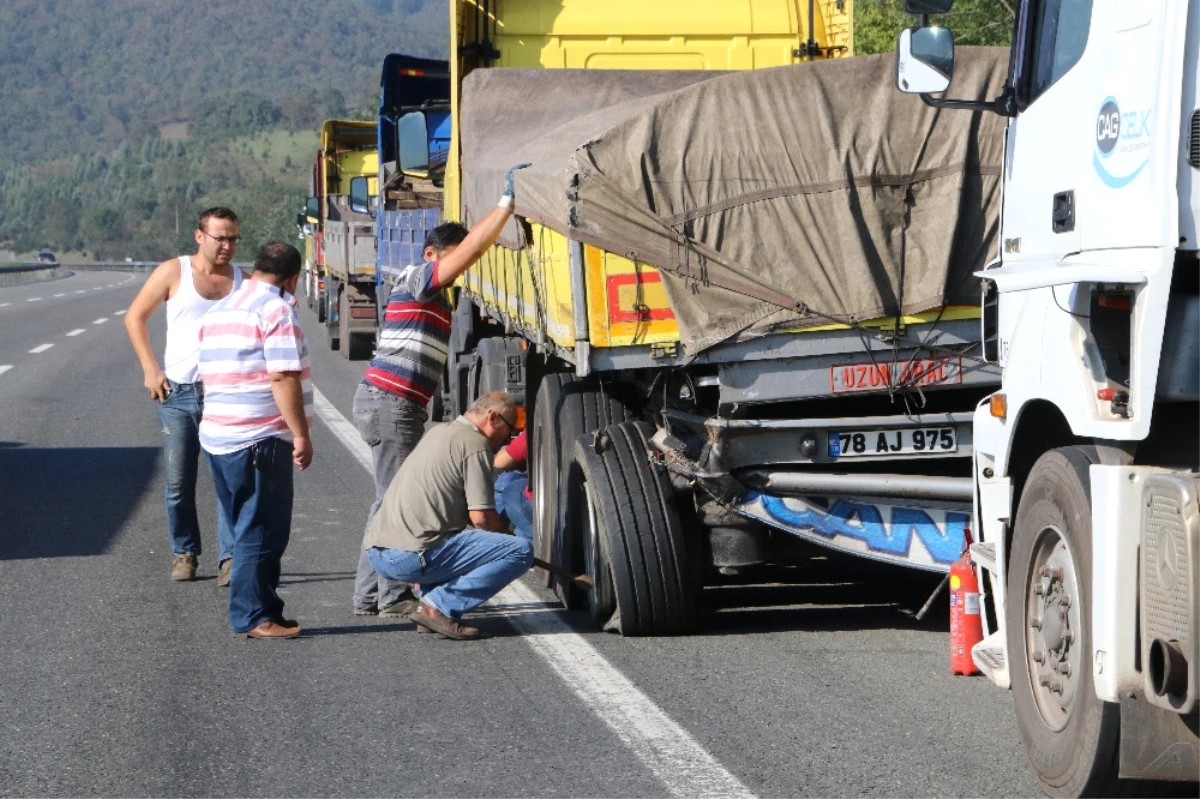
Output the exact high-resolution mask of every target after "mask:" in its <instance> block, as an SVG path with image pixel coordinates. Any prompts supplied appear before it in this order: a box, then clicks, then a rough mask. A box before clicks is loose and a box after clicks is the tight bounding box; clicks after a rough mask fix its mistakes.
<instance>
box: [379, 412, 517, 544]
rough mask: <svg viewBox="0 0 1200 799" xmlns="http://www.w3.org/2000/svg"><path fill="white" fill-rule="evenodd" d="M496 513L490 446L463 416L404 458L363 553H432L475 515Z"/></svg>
mask: <svg viewBox="0 0 1200 799" xmlns="http://www.w3.org/2000/svg"><path fill="white" fill-rule="evenodd" d="M495 507H496V501H495V495H494V493H493V475H492V449H491V445H490V444H489V443H488V440H487V438H486V437H485V436H484V435H483V433H481V432H480V431H479V428H477V427H476V426H475V425H474V424H472V423H471V422H470V421H469V420H468V419H467V418H466V417H463V416H460V417H458V418H457V419H455V420H454V421H453V422H444V423H442V424H440V425H438V426H436V427H434V428H433V429H431V430H430V431H429V432H427V433H426V434H425V435H424V436H423V437H422V438H421V440H420V442H418V443H417V446H416V448H415V449H413V451H412V453H411V454H409V456H408V457H407V458H405V460H404V463H403V464H401V466H400V469H399V471H397V472H396V476H395V477H393V478H392V482H391V485H389V486H388V489H387V491H386V492H385V493H384V495H383V502H382V503H381V504H380V506H379V511H378V512H377V513H376V514H375V517H374V518H373V519H372V520H371V523H370V524H369V525H367V533H366V536H365V537H364V538H363V548H364V549H366V548H368V547H384V548H386V549H404V550H408V551H410V552H421V551H423V550H426V549H432V548H433V547H436V546H437V545H438V544H440V543H442V542H443V541H445V540H446V539H447V538H449V537H450V536H451V535H453V534H455V533H457V532H460V531H462V530H463V528H466V527H470V526H471V515H470V511H473V510H488V509H492V508H495Z"/></svg>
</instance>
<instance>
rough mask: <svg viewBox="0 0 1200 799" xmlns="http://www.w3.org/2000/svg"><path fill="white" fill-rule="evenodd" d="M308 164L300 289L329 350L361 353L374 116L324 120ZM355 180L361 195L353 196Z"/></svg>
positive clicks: (369, 343)
mask: <svg viewBox="0 0 1200 799" xmlns="http://www.w3.org/2000/svg"><path fill="white" fill-rule="evenodd" d="M320 141H321V145H320V147H321V148H320V150H318V151H317V155H316V159H315V161H314V162H313V168H312V180H311V192H310V193H311V196H310V197H309V199H308V201H307V203H306V206H305V215H306V218H305V221H306V223H307V224H308V225H310V226H311V227H312V229H314V230H315V234H314V239H313V245H314V246H313V250H314V258H313V259H312V261H311V262H308V261H306V264H307V265H308V271H306V273H305V275H304V282H305V290H306V294H307V296H308V302H309V306H310V307H314V306H315V310H317V313H318V317H319V318H320V321H323V322H324V323H325V326H326V331H327V333H328V342H329V346H330V349H334V350H339V351H340V352H341V353H342V355H344V356H345V357H346V358H349V359H352V360H357V359H361V358H365V357H368V356H369V355H370V352H371V349H372V347H373V346H374V343H375V331H376V304H375V286H376V271H375V219H374V216H373V214H372V213H371V207H370V205H371V202H372V199H373V198H372V197H371V192H370V189H371V186H372V185H373V184H376V183H377V181H378V175H379V151H378V149H377V145H376V134H375V122H374V121H362V120H345V119H327V120H325V122H324V123H322V125H321V140H320ZM355 184H361V185H362V187H363V188H362V190H361V191H362V194H363V196H362V197H361V198H359V199H357V200H352V198H351V192H352V188H354V187H355Z"/></svg>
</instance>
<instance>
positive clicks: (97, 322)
mask: <svg viewBox="0 0 1200 799" xmlns="http://www.w3.org/2000/svg"><path fill="white" fill-rule="evenodd" d="M107 321H108V317H107V316H101V317H100V318H99V319H97V320H96V321H95V322H92V324H93V325H102V324H104V323H105V322H107Z"/></svg>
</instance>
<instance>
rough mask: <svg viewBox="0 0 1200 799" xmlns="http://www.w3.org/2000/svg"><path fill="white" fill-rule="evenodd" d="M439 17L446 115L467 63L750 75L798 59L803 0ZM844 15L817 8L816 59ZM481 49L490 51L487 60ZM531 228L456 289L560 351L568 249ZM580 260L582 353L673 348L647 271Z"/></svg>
mask: <svg viewBox="0 0 1200 799" xmlns="http://www.w3.org/2000/svg"><path fill="white" fill-rule="evenodd" d="M485 8H486V11H485ZM450 9H451V10H450V27H451V30H450V37H451V44H452V47H453V48H454V50H453V52H452V53H451V56H450V65H451V73H452V74H451V103H452V107H453V108H454V109H455V113H457V109H458V108H459V87H460V85H461V83H462V79H463V77H464V76H465V75H466V73H467V72H469V71H470V70H471V69H473V68H475V67H476V66H489V67H523V68H545V69H556V68H557V69H564V68H569V69H711V70H743V69H761V68H764V67H775V66H782V65H786V64H793V63H797V62H799V61H801V60H804V58H805V57H804V56H801V55H800V54H799V50H800V48H801V47H802V46H803V45H804V43H805V42H806V41H807V40H808V38H809V37H808V0H736V1H735V0H660V1H659V2H646V0H608V1H607V2H604V3H597V2H591V1H590V0H490V1H489V2H487V3H486V4H485V3H484V2H483V0H453V1H452V2H451V4H450ZM852 19H853V0H842V1H841V2H839V0H817V2H816V3H815V6H814V14H813V26H812V28H813V39H814V40H815V41H816V43H817V45H818V46H819V47H820V48H821V56H822V57H839V56H844V55H848V54H850V53H851V52H852V39H853V25H852ZM484 34H486V37H485V36H484ZM492 48H494V51H495V53H498V55H495V54H494V53H493V54H492V55H494V57H492V58H489V57H488V55H489V51H490V50H491V49H492ZM458 131H459V126H458V124H457V122H456V123H455V125H454V132H453V137H454V138H453V140H452V142H451V148H450V157H449V162H448V164H447V168H446V182H445V209H446V218H448V219H453V218H461V201H460V194H459V182H460V173H459V159H458V153H459V145H458ZM497 199H499V198H497ZM463 221H465V222H466V223H467V224H468V225H469V224H470V223H472V222H473V221H474V220H470V219H467V220H463ZM531 231H532V240H531V243H530V246H529V247H527V248H525V249H523V250H520V251H513V250H509V249H506V248H503V247H499V246H497V247H494V248H492V250H491V251H490V252H489V253H488V254H486V255H485V256H484V257H483V259H481V261H480V263H479V264H478V265H477V266H476V267H473V268H472V269H471V270H470V271H469V272H467V274H466V275H464V276H463V278H461V279H460V285H461V286H462V287H464V288H465V289H466V290H468V291H469V292H471V293H472V294H473V295H474V296H475V297H476V298H477V299H478V300H479V301H480V302H481V304H482V305H483V306H484V308H485V309H487V310H488V311H489V312H490V313H493V314H495V315H496V316H497V317H500V318H507V319H508V320H509V322H510V323H512V324H513V325H515V326H516V327H520V328H522V329H523V330H524V331H525V333H526V335H527V336H528V337H529V338H531V339H532V340H534V341H535V342H537V343H552V344H554V345H556V346H557V347H558V348H560V349H564V350H570V349H572V348H573V347H574V345H575V340H576V336H575V330H574V322H573V319H574V313H573V309H572V299H571V297H572V293H571V284H570V274H569V270H568V255H567V253H568V242H567V239H566V237H565V236H564V235H563V234H561V233H559V232H557V231H555V230H552V229H550V228H548V227H545V226H542V225H539V224H532V225H531ZM584 259H585V265H586V269H585V274H586V283H587V305H588V308H587V316H588V321H589V330H588V342H589V343H590V344H591V346H593V347H627V346H636V345H642V346H644V345H670V344H672V343H674V342H677V341H678V340H679V329H678V326H677V325H676V322H675V316H674V314H673V313H672V311H671V306H670V303H669V302H668V300H667V295H666V292H665V290H664V289H663V286H662V281H661V278H660V276H659V274H658V270H657V269H655V268H654V267H653V266H650V265H649V264H645V263H636V262H633V261H630V260H629V259H627V258H623V257H621V256H620V255H617V254H614V253H611V252H605V251H602V250H599V249H597V248H595V247H591V246H587V247H585V248H584ZM522 270H525V271H524V272H523V271H522ZM530 277H532V278H533V279H532V280H531V279H530ZM535 287H536V288H535ZM539 293H540V294H541V296H539ZM943 318H946V317H945V316H944V315H943ZM914 321H915V320H914ZM881 323H883V324H887V325H894V324H895V319H894V318H892V319H889V320H886V322H881ZM808 329H810V330H811V329H812V328H808ZM543 337H544V338H545V339H548V341H543V340H542V339H543Z"/></svg>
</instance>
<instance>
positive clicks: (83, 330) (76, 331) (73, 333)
mask: <svg viewBox="0 0 1200 799" xmlns="http://www.w3.org/2000/svg"><path fill="white" fill-rule="evenodd" d="M86 332H87V328H84V327H77V328H75V329H74V330H72V331H71V332H70V333H68V334H67V335H68V336H78V335H79V334H80V333H86Z"/></svg>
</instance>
